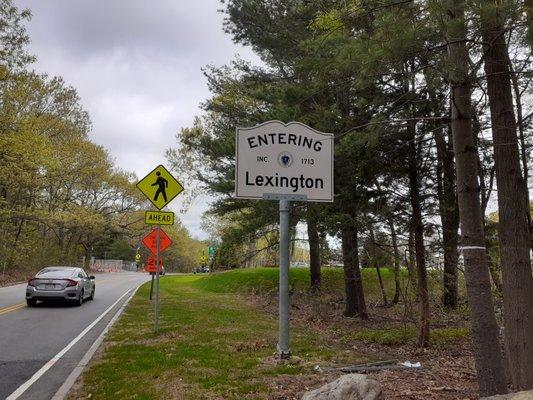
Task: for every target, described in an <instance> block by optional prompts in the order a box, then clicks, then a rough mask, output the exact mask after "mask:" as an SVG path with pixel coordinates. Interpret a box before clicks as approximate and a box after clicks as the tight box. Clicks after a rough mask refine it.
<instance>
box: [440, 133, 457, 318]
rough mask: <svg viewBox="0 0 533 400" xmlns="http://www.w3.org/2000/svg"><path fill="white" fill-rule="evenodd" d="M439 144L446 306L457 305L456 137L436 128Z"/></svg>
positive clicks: (444, 297) (444, 302) (444, 295)
mask: <svg viewBox="0 0 533 400" xmlns="http://www.w3.org/2000/svg"><path fill="white" fill-rule="evenodd" d="M435 143H436V147H437V187H438V198H439V214H440V219H441V223H442V247H443V250H444V274H443V285H442V286H443V296H442V304H443V305H444V307H446V308H452V309H453V308H456V307H457V300H458V294H457V260H458V258H459V255H458V253H457V243H458V232H457V231H458V229H459V209H458V206H457V195H456V189H455V171H454V168H455V165H454V159H453V158H454V157H453V148H452V146H453V144H452V143H453V141H452V140H448V143H446V140H445V138H444V134H443V133H442V131H437V132H435Z"/></svg>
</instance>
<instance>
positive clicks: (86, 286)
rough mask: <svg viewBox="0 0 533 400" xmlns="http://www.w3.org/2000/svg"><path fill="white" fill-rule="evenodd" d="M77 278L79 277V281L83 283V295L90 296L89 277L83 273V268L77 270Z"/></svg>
mask: <svg viewBox="0 0 533 400" xmlns="http://www.w3.org/2000/svg"><path fill="white" fill-rule="evenodd" d="M78 278H80V279H81V282H82V285H83V292H84V295H83V296H84V297H87V296H90V295H91V290H92V288H91V287H90V284H91V282H90V280H89V277H88V276H87V274H86V273H85V271H84V270H82V269H80V270H79V272H78Z"/></svg>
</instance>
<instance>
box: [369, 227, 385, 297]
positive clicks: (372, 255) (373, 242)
mask: <svg viewBox="0 0 533 400" xmlns="http://www.w3.org/2000/svg"><path fill="white" fill-rule="evenodd" d="M370 241H371V243H370V245H371V248H372V254H371V255H370V256H371V257H372V259H371V260H370V265H371V266H373V267H375V268H376V274H377V276H378V282H379V288H380V290H381V298H382V299H383V306H385V307H387V306H388V305H389V301H388V300H387V293H386V292H385V286H384V285H383V278H382V277H381V269H380V267H379V263H378V262H376V259H377V255H376V237H375V236H374V229H372V227H370ZM369 258H370V257H369Z"/></svg>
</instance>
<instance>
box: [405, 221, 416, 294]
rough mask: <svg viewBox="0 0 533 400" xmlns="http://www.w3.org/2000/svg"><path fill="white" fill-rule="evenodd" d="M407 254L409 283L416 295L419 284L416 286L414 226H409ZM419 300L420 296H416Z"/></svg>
mask: <svg viewBox="0 0 533 400" xmlns="http://www.w3.org/2000/svg"><path fill="white" fill-rule="evenodd" d="M407 253H408V255H409V257H408V258H406V264H407V270H408V272H409V281H410V282H411V286H412V288H413V292H414V293H418V289H417V284H416V280H417V279H416V270H415V262H416V261H415V233H414V229H413V224H409V238H408V241H407ZM416 298H417V300H418V294H417V295H416Z"/></svg>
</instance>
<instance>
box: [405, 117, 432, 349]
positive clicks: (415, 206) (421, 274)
mask: <svg viewBox="0 0 533 400" xmlns="http://www.w3.org/2000/svg"><path fill="white" fill-rule="evenodd" d="M409 130H410V139H411V140H410V141H409V161H408V162H409V174H408V175H409V198H410V202H411V212H412V215H411V224H412V226H413V234H414V246H415V260H416V273H417V278H418V281H417V286H418V304H419V312H420V326H419V332H418V345H419V346H420V347H427V346H428V345H429V320H430V312H429V292H428V280H427V271H426V256H425V247H424V225H423V222H422V204H421V202H422V199H421V197H420V177H419V174H418V149H417V144H416V141H415V140H416V126H415V124H414V122H410V123H409Z"/></svg>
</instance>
